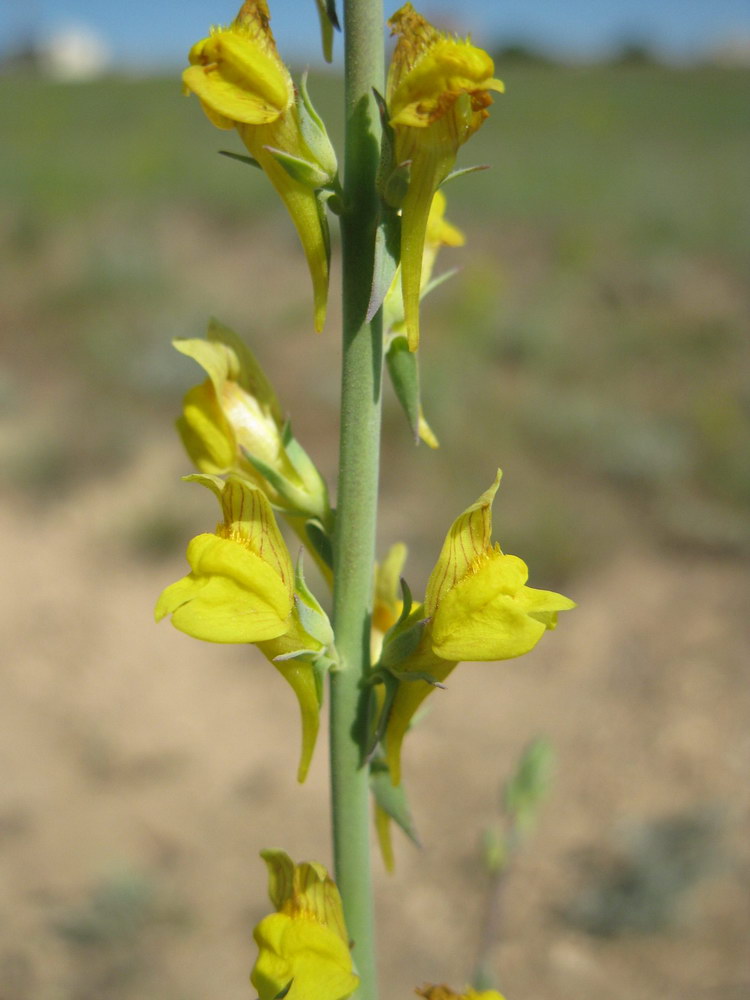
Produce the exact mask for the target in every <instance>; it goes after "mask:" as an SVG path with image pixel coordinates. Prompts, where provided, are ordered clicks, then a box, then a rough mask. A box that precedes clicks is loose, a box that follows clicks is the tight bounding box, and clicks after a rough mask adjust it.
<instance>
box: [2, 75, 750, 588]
mask: <svg viewBox="0 0 750 1000" xmlns="http://www.w3.org/2000/svg"><path fill="white" fill-rule="evenodd" d="M506 70H507V71H506V72H504V71H503V66H502V65H500V66H499V67H498V72H499V73H500V75H501V76H504V78H505V80H506V84H507V94H506V95H505V96H503V97H501V98H498V100H497V101H496V104H495V106H494V108H493V111H492V116H491V119H490V121H489V122H488V123H487V124H486V125H485V127H484V128H483V129H482V130H481V131H480V133H479V134H478V135H477V136H476V138H475V139H473V140H472V142H471V144H470V145H469V146H468V147H467V148H466V149H465V150H464V151H463V152H462V156H461V160H460V163H461V164H463V165H468V164H469V163H488V164H491V165H492V169H491V170H489V171H486V172H483V173H480V174H474V175H471V176H469V177H467V178H464V179H462V180H458V181H456V182H455V183H453V184H452V185H451V186H450V187H449V188H448V191H447V193H448V198H449V215H450V218H451V219H452V220H453V221H455V222H456V223H457V224H458V225H460V226H461V228H463V229H464V230H465V231H466V234H467V238H468V244H467V248H466V249H464V250H462V251H459V252H455V251H450V252H448V251H446V252H445V253H444V255H443V256H444V257H445V260H444V262H443V266H444V267H446V268H447V267H451V266H459V267H463V270H462V272H461V273H460V274H459V276H458V277H457V278H456V279H454V280H453V281H451V282H449V283H447V284H446V285H444V286H442V287H441V288H440V290H438V291H437V292H435V294H434V299H433V300H427V302H426V303H425V306H424V328H425V337H424V346H423V349H422V367H423V382H424V395H425V410H426V413H427V416H428V418H429V419H430V422H431V423H432V424H433V427H434V429H435V431H436V433H437V434H438V437H439V438H440V439H441V442H442V444H443V447H442V449H441V450H440V452H438V454H437V456H433V455H431V454H428V453H427V450H426V449H425V448H421V449H418V453H416V454H415V452H414V451H413V448H412V445H411V443H410V442H409V440H408V434H407V432H406V429H405V427H404V426H403V425H402V421H401V418H400V415H399V414H398V413H397V411H396V408H395V406H394V405H392V403H391V402H389V404H388V408H387V410H386V423H387V427H388V434H389V438H388V441H387V444H386V461H385V463H384V488H385V491H386V495H387V492H388V490H389V488H391V489H393V490H395V489H396V488H397V485H398V487H399V488H402V484H403V483H404V476H405V475H406V476H407V477H409V476H411V475H412V470H414V471H413V475H414V484H415V487H414V488H415V489H417V488H418V489H420V490H421V491H422V498H424V496H432V495H439V496H440V498H441V499H440V500H439V502H437V501H436V502H435V504H434V506H435V519H436V522H435V523H436V524H437V525H438V528H437V529H436V528H435V526H434V525H433V524H432V523H431V522H430V519H429V518H427V519H424V521H423V522H422V521H420V524H419V525H417V537H416V539H415V540H414V542H413V547H414V548H415V550H416V552H415V557H416V559H417V560H423V561H427V560H431V559H432V558H434V552H435V548H436V544H437V543H436V541H435V537H436V535H435V531H436V530H437V532H438V537H439V532H440V530H441V527H440V526H444V524H445V523H447V522H448V521H449V520H450V518H451V517H453V516H454V515H455V511H456V510H459V509H462V507H463V506H465V504H466V502H468V501H469V500H471V499H472V498H473V497H474V496H476V495H478V494H479V492H481V490H482V489H484V488H485V487H486V486H487V484H488V483H489V482H490V480H491V478H492V475H493V474H494V468H495V467H496V465H498V464H500V465H502V466H503V467H504V468H505V469H506V473H507V474H508V475H507V478H506V486H505V488H504V493H503V497H502V508H501V509H502V512H503V513H502V534H501V537H502V539H503V541H504V544H506V545H507V548H508V549H509V550H510V551H514V550H516V551H519V552H521V553H523V555H524V556H525V557H526V558H528V560H529V562H532V563H533V565H534V566H535V569H536V573H535V579H534V580H533V581H532V582H538V583H539V584H540V585H552V584H555V583H559V582H560V581H561V580H562V579H564V578H565V577H567V576H569V575H570V574H572V573H574V572H576V571H577V570H579V569H580V568H581V567H582V566H585V565H587V564H588V563H589V562H591V561H596V559H597V558H599V556H600V555H602V554H604V553H609V552H611V551H612V548H613V546H615V545H617V544H618V543H619V541H622V543H623V544H628V542H629V540H630V539H631V538H632V536H633V532H634V531H637V532H638V533H640V534H642V535H643V537H644V542H645V544H651V543H652V542H653V541H654V540H656V541H657V542H666V543H670V544H679V545H683V544H686V545H695V544H698V545H703V546H706V547H708V548H710V549H711V550H718V551H721V552H729V553H739V552H743V551H745V550H746V549H747V548H748V547H750V464H749V463H748V461H747V455H748V454H750V386H748V382H747V376H746V373H747V371H749V370H750V357H748V354H749V352H750V344H749V342H748V337H747V333H748V328H749V327H750V323H749V322H748V320H749V318H750V289H748V282H747V275H748V274H750V203H748V199H747V195H746V172H747V165H748V163H749V162H750V112H748V108H750V100H749V99H750V72H748V71H744V70H734V69H733V70H729V69H719V68H708V67H704V68H694V69H670V68H664V67H659V66H653V65H648V64H646V65H642V66H641V65H621V66H610V67H602V66H599V67H586V68H561V67H553V66H545V65H543V64H541V65H534V64H532V65H525V64H523V63H519V62H514V61H513V60H509V62H508V64H507V67H506ZM3 89H4V94H5V100H4V101H3V102H2V103H1V104H0V128H1V129H2V133H3V135H4V137H5V148H6V155H5V156H3V157H2V158H1V159H0V242H1V244H2V246H3V252H4V255H5V257H6V260H7V261H8V266H7V267H6V269H5V271H4V276H3V277H2V278H0V282H2V284H1V285H0V291H1V292H2V296H0V319H1V320H2V325H3V328H4V329H7V330H8V331H9V332H10V339H9V346H8V348H7V349H4V358H3V361H2V363H1V364H2V370H1V371H0V415H3V414H4V415H5V417H6V418H8V419H12V418H13V416H14V415H16V416H21V417H27V418H28V419H26V420H25V425H26V432H25V434H26V436H25V437H24V439H23V440H21V439H19V438H18V436H17V435H5V436H4V437H0V450H1V451H2V457H3V459H4V461H3V467H4V470H5V471H4V473H3V475H4V478H5V479H6V480H11V481H13V482H15V483H16V484H17V485H20V486H21V487H24V488H26V487H28V488H30V489H32V490H33V491H37V492H39V490H40V489H42V490H44V491H47V492H48V493H49V492H55V490H56V489H57V487H58V486H66V487H67V486H72V484H74V482H75V481H77V480H78V478H79V477H80V476H81V475H84V474H92V473H94V472H96V473H98V472H99V471H101V470H102V469H106V468H107V467H109V466H110V465H112V464H117V463H118V462H123V461H125V460H127V459H128V458H129V457H130V456H131V455H132V454H133V452H134V450H135V449H136V448H137V446H138V444H139V442H141V441H143V440H144V439H145V438H146V437H147V436H148V435H149V434H150V433H152V428H153V427H154V426H155V425H154V419H155V418H156V417H157V416H158V419H159V420H160V421H162V426H164V424H163V421H164V419H165V417H166V416H167V415H169V414H172V413H174V412H175V410H176V408H177V406H178V403H179V397H180V393H181V391H182V390H183V389H184V388H186V387H187V385H189V384H190V382H191V380H194V379H195V377H196V376H197V371H195V370H193V368H192V367H191V366H190V365H189V363H188V362H186V361H185V359H180V358H177V357H176V356H173V352H172V351H171V349H170V348H169V340H170V339H171V338H172V337H174V336H196V335H200V333H201V332H202V329H203V327H204V323H205V320H206V318H207V314H208V312H209V311H212V310H213V311H218V312H220V314H221V316H222V318H223V319H225V320H226V321H227V322H229V323H233V324H234V325H236V326H237V327H238V329H240V330H241V331H242V332H245V331H246V330H253V329H255V328H256V327H257V324H258V316H259V315H262V316H263V317H264V319H265V318H267V316H268V315H269V309H270V310H271V314H272V315H273V318H274V324H275V326H276V327H277V328H281V329H278V331H277V333H276V332H275V333H274V337H273V345H276V344H281V345H283V346H282V349H281V356H282V360H279V357H278V356H275V355H274V346H273V345H272V344H269V343H263V344H262V345H261V346H262V350H259V353H260V355H261V360H262V362H263V363H264V364H265V365H266V366H267V367H268V369H269V374H270V375H271V376H272V378H273V379H274V381H276V382H278V383H281V385H280V388H281V390H282V397H284V392H287V393H292V394H293V395H288V396H287V397H286V405H289V406H290V409H292V415H293V416H294V415H295V413H296V412H297V406H296V404H295V395H296V396H297V397H299V396H300V394H301V393H302V394H304V393H307V395H308V403H307V406H308V407H311V408H313V409H314V410H316V411H317V412H320V413H322V414H323V417H322V418H321V419H322V421H323V424H324V425H325V426H328V427H329V431H328V432H327V433H328V436H329V438H331V440H328V441H326V442H323V444H322V445H319V446H318V451H317V452H316V453H317V454H320V447H324V448H328V449H329V450H332V449H333V447H334V442H333V440H332V433H331V432H330V429H335V419H336V417H335V413H336V399H335V386H336V382H337V376H336V375H335V374H334V375H330V371H332V370H335V364H336V362H335V357H336V348H335V344H334V340H335V338H334V335H333V331H332V330H331V331H327V332H326V333H325V334H324V335H323V339H321V340H318V341H316V340H314V339H313V338H312V334H311V333H310V332H309V330H307V329H306V326H307V325H308V315H307V310H308V304H307V296H308V288H307V286H306V285H305V284H303V283H304V282H305V281H306V276H305V275H304V272H303V271H301V270H295V271H293V274H294V276H295V277H294V279H293V280H294V281H295V282H296V284H295V285H294V287H293V289H291V293H290V292H289V290H285V291H284V292H283V293H282V294H279V293H278V292H276V293H274V291H273V290H272V289H271V290H269V286H268V280H269V277H272V276H273V275H275V274H277V273H280V274H281V277H280V278H279V281H280V282H281V283H282V286H283V280H284V272H283V268H284V267H286V265H282V264H279V263H278V261H276V260H272V259H269V258H267V256H266V247H265V245H264V244H263V240H262V239H261V240H260V241H258V242H257V244H256V245H254V244H253V239H254V234H255V233H256V232H259V233H261V234H262V235H263V239H265V238H266V237H267V235H268V233H269V232H271V231H278V232H280V233H282V234H285V235H284V238H285V239H287V238H288V239H287V242H288V246H289V251H290V255H291V254H292V253H293V252H294V250H293V247H294V243H293V236H292V235H291V228H290V226H289V223H288V221H287V220H286V219H283V217H282V215H281V211H280V209H279V206H278V205H277V203H276V200H275V196H274V195H273V192H272V191H271V189H270V186H269V185H268V184H267V182H266V181H265V178H264V177H263V176H262V175H261V174H260V173H259V172H257V171H253V170H251V169H248V168H246V167H245V166H243V165H240V164H237V163H235V162H230V161H227V160H223V159H220V158H219V157H218V156H217V155H216V152H217V150H219V149H230V150H239V149H240V145H239V140H238V139H237V138H236V136H235V135H234V134H233V133H229V132H228V133H220V132H218V131H217V130H215V129H212V127H211V126H210V125H209V124H208V122H207V121H206V120H205V118H204V116H203V115H202V114H201V112H200V109H199V107H198V104H197V102H195V101H194V100H187V99H185V98H184V97H183V96H182V95H181V93H180V86H179V81H178V80H172V79H168V80H162V79H154V80H148V79H133V80H129V79H108V80H103V81H99V82H96V83H91V84H75V85H73V84H71V85H63V84H53V83H49V82H45V81H43V80H39V79H33V78H29V77H21V76H19V77H6V78H5V79H4V80H3ZM310 89H311V93H312V96H313V99H314V101H315V102H316V104H317V105H318V107H319V110H320V111H321V112H322V113H323V115H324V116H325V118H326V120H327V122H328V123H329V128H330V131H331V134H332V137H333V138H334V141H335V142H336V143H337V144H338V145H339V148H340V136H341V116H340V113H339V108H338V94H339V89H338V80H337V78H336V77H335V76H333V75H318V76H315V77H314V78H313V79H312V80H311V86H310ZM284 245H287V244H284ZM238 252H241V253H245V254H247V261H248V266H247V271H246V272H241V273H243V274H244V277H243V280H242V281H241V282H239V284H240V285H241V286H242V287H237V285H238V281H237V280H236V279H234V278H231V277H230V275H233V274H234V273H235V271H237V265H236V262H235V259H234V258H235V256H236V254H237V253H238ZM294 266H296V265H294ZM438 270H440V266H439V267H438ZM212 280H213V285H214V286H215V289H216V292H215V298H214V294H213V293H212V290H211V285H212ZM228 288H231V289H233V290H234V292H235V293H236V298H234V299H232V301H228V300H227V299H226V292H227V289H228ZM332 294H333V295H335V291H334V292H333V293H332ZM274 295H275V296H276V301H277V305H276V306H274V307H271V306H269V304H268V303H269V301H270V300H273V299H274ZM222 296H224V300H222ZM243 298H244V302H245V305H244V307H243V306H242V304H241V303H242V301H243ZM261 300H262V301H261ZM224 302H226V305H225V304H224ZM260 306H262V308H260ZM278 334H283V336H282V337H279V336H278ZM5 337H6V339H7V334H6V335H5ZM264 339H266V338H264ZM298 345H304V346H303V347H299V346H298ZM254 348H255V349H256V350H258V349H259V345H258V344H257V343H256V344H254ZM321 352H324V354H323V355H322V356H321V357H313V355H314V354H315V355H318V354H321ZM282 365H283V366H284V367H285V368H286V369H287V371H285V372H284V373H280V372H279V368H280V366H282ZM295 372H296V374H295ZM65 380H67V381H68V384H69V386H72V387H73V388H69V389H68V390H67V395H66V392H65V391H63V390H61V403H60V406H61V407H62V411H64V412H63V413H62V418H61V417H60V413H61V411H60V410H57V411H55V418H54V419H52V420H51V421H50V420H47V421H46V422H45V420H41V421H40V420H37V419H36V418H35V417H34V415H33V413H32V412H31V409H30V408H31V407H32V406H33V404H34V401H35V400H37V398H38V397H37V396H35V394H34V391H33V387H34V386H36V387H37V391H38V393H39V394H40V395H43V396H44V397H45V398H47V399H49V398H50V392H52V396H53V397H54V391H52V390H51V389H50V386H56V385H58V384H60V383H62V382H64V381H65ZM41 387H43V390H44V391H43V392H42V388H41ZM55 391H57V390H55ZM302 408H303V409H304V405H303V407H302ZM296 419H297V420H298V419H299V417H296ZM326 421H327V424H326ZM9 440H10V443H9ZM305 443H306V446H309V447H310V450H312V451H313V452H315V451H316V445H315V443H314V442H309V441H306V442H305ZM175 446H176V447H177V445H175ZM324 464H326V460H324ZM331 464H332V460H331V459H329V460H327V465H328V466H329V467H330V466H331ZM71 470H72V472H71ZM427 470H431V471H427ZM424 475H427V476H428V477H429V476H432V477H433V478H432V480H431V482H430V480H429V478H428V480H427V482H428V486H427V487H425V485H424V482H423V483H422V485H421V486H417V482H418V477H419V476H424ZM511 484H512V489H511ZM434 490H438V494H434V492H433V491H434ZM443 498H444V500H443ZM415 503H416V501H415ZM421 503H422V505H424V499H422V501H421ZM406 509H407V510H408V508H406ZM418 509H419V508H418V507H415V508H414V511H415V512H416V511H417V510H418ZM397 527H399V528H400V527H401V526H400V525H397ZM401 530H403V529H401ZM421 531H423V532H424V534H423V535H422V534H420V532H421ZM157 534H158V547H160V548H161V547H162V545H163V546H166V547H168V545H169V544H171V543H169V541H168V540H169V539H170V538H171V532H170V530H169V526H168V525H166V526H165V525H164V524H163V523H161V522H159V526H158V532H157ZM165 539H166V540H167V541H165ZM392 540H393V539H391V538H389V539H387V543H389V542H390V541H392ZM143 544H144V545H146V547H152V546H151V543H149V542H148V540H146V541H144V542H143ZM153 544H154V546H156V545H157V542H154V543H153Z"/></svg>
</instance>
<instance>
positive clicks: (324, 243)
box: [182, 0, 337, 330]
mask: <svg viewBox="0 0 750 1000" xmlns="http://www.w3.org/2000/svg"><path fill="white" fill-rule="evenodd" d="M189 61H190V66H189V67H188V68H187V69H186V70H185V71H184V73H183V74H182V80H183V83H184V86H185V89H186V91H187V92H188V93H193V94H195V95H196V96H197V97H198V98H199V100H200V102H201V106H202V107H203V110H204V111H205V113H206V115H207V117H208V118H209V120H210V121H211V122H212V123H213V124H214V125H216V127H217V128H221V129H232V128H236V129H237V131H238V132H239V134H240V137H241V138H242V141H243V142H244V143H245V146H247V148H248V150H249V152H250V154H251V155H252V157H253V159H254V160H255V161H256V162H257V163H258V165H259V166H260V167H262V169H263V170H264V171H265V173H266V174H267V175H268V178H269V180H270V181H271V183H272V184H273V186H274V187H275V188H276V190H277V192H278V193H279V195H280V196H281V198H282V200H283V201H284V204H285V205H286V207H287V210H288V212H289V214H290V215H291V217H292V221H293V222H294V225H295V226H296V228H297V233H298V234H299V238H300V241H301V243H302V248H303V250H304V252H305V256H306V258H307V264H308V267H309V270H310V275H311V278H312V283H313V293H314V300H315V328H316V330H321V329H322V328H323V324H324V322H325V314H326V304H327V299H328V266H329V256H330V248H329V237H328V223H327V221H326V217H325V211H324V208H323V204H322V201H321V198H320V194H319V189H320V188H323V187H325V186H327V185H328V184H330V183H332V182H333V181H334V178H335V176H336V169H337V168H336V157H335V154H334V152H333V148H332V147H331V144H330V142H329V140H328V136H327V134H326V132H325V128H324V127H323V125H322V122H320V119H319V118H317V116H314V122H315V127H314V128H313V129H311V128H310V127H309V117H310V116H309V98H307V95H306V94H305V97H304V99H303V98H301V97H300V98H298V97H297V96H296V95H295V90H294V85H293V83H292V78H291V76H290V75H289V70H288V69H287V68H286V66H285V65H284V63H283V62H282V61H281V58H280V56H279V54H278V51H277V49H276V42H275V41H274V37H273V34H272V33H271V27H270V16H269V12H268V5H267V3H266V0H245V3H243V5H242V7H241V8H240V11H239V13H238V14H237V17H236V18H235V19H234V21H233V22H232V24H231V25H230V26H229V27H228V28H213V29H212V30H211V34H210V35H209V36H208V38H204V39H202V40H201V41H199V42H197V43H196V44H195V45H194V46H193V47H192V49H191V50H190V54H189Z"/></svg>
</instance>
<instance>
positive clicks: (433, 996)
mask: <svg viewBox="0 0 750 1000" xmlns="http://www.w3.org/2000/svg"><path fill="white" fill-rule="evenodd" d="M416 994H417V996H420V997H424V998H425V1000H504V997H502V996H501V995H500V994H499V993H498V992H497V990H482V991H481V992H477V990H472V989H467V990H466V992H465V993H456V992H454V991H453V990H452V989H451V988H450V987H449V986H423V987H422V989H421V990H416Z"/></svg>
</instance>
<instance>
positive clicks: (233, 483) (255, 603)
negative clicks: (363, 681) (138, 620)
mask: <svg viewBox="0 0 750 1000" xmlns="http://www.w3.org/2000/svg"><path fill="white" fill-rule="evenodd" d="M186 478H187V479H189V480H192V481H195V482H199V483H201V484H202V485H204V486H206V487H208V488H209V489H210V490H211V491H212V492H213V493H214V494H215V495H216V497H217V498H218V500H219V502H220V504H221V506H222V511H223V514H224V520H223V522H221V523H220V524H219V525H218V527H217V529H216V533H215V534H202V535H198V536H197V537H196V538H194V539H193V540H192V541H191V542H190V544H189V545H188V550H187V560H188V563H189V564H190V569H191V572H190V573H189V574H188V576H186V577H183V578H182V579H181V580H178V581H177V582H176V583H173V584H171V585H170V586H169V587H167V588H166V589H165V590H164V591H163V592H162V594H161V596H160V597H159V600H158V601H157V604H156V609H155V612H154V614H155V618H156V621H157V622H159V621H161V620H162V619H163V618H166V617H167V615H171V618H172V624H173V625H174V626H175V628H177V629H179V630H180V631H181V632H185V633H187V635H191V636H193V637H194V638H196V639H204V640H206V641H207V642H231V643H234V642H241V643H245V642H247V643H256V644H257V646H258V648H259V649H260V650H261V652H262V653H263V654H264V655H265V656H266V657H267V658H268V659H269V660H270V661H271V662H272V663H273V665H274V666H275V667H276V669H277V670H278V671H279V673H281V675H282V676H283V677H284V679H285V680H286V681H287V682H288V683H289V684H290V685H291V687H292V689H293V691H294V693H295V695H296V696H297V700H298V702H299V706H300V714H301V721H302V753H301V759H300V765H299V771H298V779H299V780H300V781H304V779H305V776H306V774H307V769H308V767H309V764H310V760H311V758H312V753H313V749H314V747H315V740H316V737H317V733H318V726H319V713H320V703H321V691H320V685H319V681H318V676H317V674H316V661H317V660H318V659H320V658H322V657H324V654H325V650H326V648H327V646H328V645H329V644H330V642H331V641H332V635H331V632H330V625H329V624H328V619H327V618H326V617H325V614H324V613H323V611H322V610H321V609H320V606H319V605H317V602H315V601H314V598H312V595H310V594H309V592H308V591H307V590H306V589H305V590H304V591H303V592H302V593H299V592H298V593H295V573H294V569H293V567H292V561H291V559H290V557H289V552H288V551H287V547H286V544H285V543H284V539H283V538H282V536H281V533H280V531H279V529H278V527H277V525H276V521H275V519H274V515H273V511H272V509H271V505H270V504H269V502H268V500H267V499H266V498H265V496H264V495H263V493H262V492H261V491H260V490H258V489H256V488H254V487H252V486H249V485H248V484H247V483H245V482H242V481H241V480H239V479H235V478H233V477H230V478H229V479H228V480H227V481H226V483H224V482H222V480H221V479H219V478H218V477H216V476H202V475H201V476H188V477H186ZM301 582H302V583H303V581H301V578H300V577H299V576H298V577H297V585H298V587H297V589H298V591H299V590H300V586H301Z"/></svg>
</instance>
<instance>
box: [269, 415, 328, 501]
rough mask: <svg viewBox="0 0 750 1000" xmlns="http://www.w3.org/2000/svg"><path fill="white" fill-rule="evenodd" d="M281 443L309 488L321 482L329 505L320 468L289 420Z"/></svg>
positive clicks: (283, 430) (283, 431) (282, 433)
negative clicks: (303, 445)
mask: <svg viewBox="0 0 750 1000" xmlns="http://www.w3.org/2000/svg"><path fill="white" fill-rule="evenodd" d="M281 443H282V444H283V445H284V451H285V452H286V457H287V458H288V459H289V461H290V462H291V463H292V465H293V466H294V469H295V472H297V474H298V475H299V477H300V479H301V480H302V482H303V483H307V484H308V488H309V486H310V484H311V483H313V482H318V483H319V484H320V488H321V490H322V491H323V492H324V493H325V496H326V505H327V503H328V490H327V489H326V485H325V483H324V481H323V477H322V476H321V474H320V473H319V472H318V468H317V466H316V465H315V463H314V462H313V460H312V459H311V458H310V456H309V455H308V454H307V452H306V451H305V449H304V448H303V447H302V445H301V444H300V443H299V441H298V440H297V438H296V437H295V436H294V434H292V428H291V424H290V423H289V421H288V420H287V421H286V423H285V424H284V427H283V429H282V432H281Z"/></svg>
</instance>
